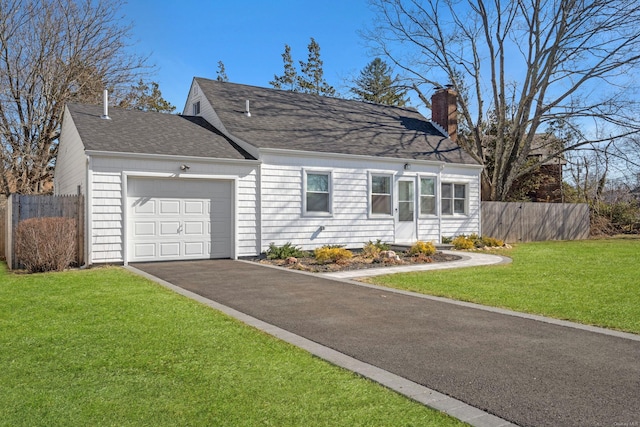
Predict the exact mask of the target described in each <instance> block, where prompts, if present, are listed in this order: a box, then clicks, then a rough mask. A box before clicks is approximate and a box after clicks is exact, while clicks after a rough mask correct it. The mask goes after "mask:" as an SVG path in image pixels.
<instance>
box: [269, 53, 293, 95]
mask: <svg viewBox="0 0 640 427" xmlns="http://www.w3.org/2000/svg"><path fill="white" fill-rule="evenodd" d="M282 61H283V62H284V74H283V75H281V76H278V75H274V76H273V81H270V82H269V84H270V85H271V86H273V87H274V88H275V89H286V90H290V91H293V92H299V91H300V88H299V86H298V72H297V70H296V67H295V65H294V64H293V59H291V46H289V45H288V44H285V45H284V53H283V54H282Z"/></svg>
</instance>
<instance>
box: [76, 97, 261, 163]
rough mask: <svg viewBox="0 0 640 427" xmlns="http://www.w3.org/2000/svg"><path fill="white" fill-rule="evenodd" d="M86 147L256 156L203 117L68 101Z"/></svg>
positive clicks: (119, 150)
mask: <svg viewBox="0 0 640 427" xmlns="http://www.w3.org/2000/svg"><path fill="white" fill-rule="evenodd" d="M67 108H68V109H69V112H70V113H71V117H72V118H73V122H74V124H75V126H76V128H77V129H78V133H79V134H80V138H82V142H83V144H84V146H85V149H86V150H95V151H110V152H120V153H146V154H160V155H174V156H193V157H209V158H219V159H238V160H242V159H252V157H251V156H250V155H249V154H248V153H246V152H245V151H244V150H242V149H241V148H240V147H238V146H237V145H236V144H234V143H233V142H231V141H229V139H227V138H226V137H225V136H223V135H222V134H220V132H218V131H217V130H216V129H215V128H213V126H211V125H210V124H209V123H207V122H206V121H205V120H204V119H203V118H201V117H191V116H179V115H174V114H167V113H156V112H144V111H137V110H125V109H122V108H114V107H110V108H109V117H110V120H106V119H103V118H101V117H102V114H103V109H102V107H101V106H96V105H85V104H68V105H67Z"/></svg>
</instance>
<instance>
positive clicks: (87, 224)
mask: <svg viewBox="0 0 640 427" xmlns="http://www.w3.org/2000/svg"><path fill="white" fill-rule="evenodd" d="M92 170H93V161H92V159H91V156H87V170H86V171H87V176H86V188H85V190H86V191H85V192H86V193H87V194H86V196H85V201H84V209H85V212H84V265H85V266H89V265H91V264H92V258H91V257H92V245H93V235H92V233H91V230H92V227H91V224H92V218H91V206H92V203H93V197H92V193H93V191H92V188H93V185H92V178H93V177H92V174H91V172H92Z"/></svg>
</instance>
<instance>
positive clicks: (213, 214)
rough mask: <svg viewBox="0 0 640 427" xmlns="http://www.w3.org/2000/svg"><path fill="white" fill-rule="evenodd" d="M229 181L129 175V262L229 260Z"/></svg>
mask: <svg viewBox="0 0 640 427" xmlns="http://www.w3.org/2000/svg"><path fill="white" fill-rule="evenodd" d="M231 190H232V183H231V182H230V181H213V180H196V179H150V178H129V179H128V182H127V205H128V206H127V217H128V221H127V237H128V238H127V242H128V244H127V250H128V251H127V258H128V261H129V262H139V261H165V260H166V261H168V260H181V259H203V258H230V257H231V256H232V236H233V221H232V212H233V198H232V191H231Z"/></svg>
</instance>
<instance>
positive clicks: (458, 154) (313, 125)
mask: <svg viewBox="0 0 640 427" xmlns="http://www.w3.org/2000/svg"><path fill="white" fill-rule="evenodd" d="M196 81H197V83H198V85H199V86H200V89H201V90H202V92H203V94H204V95H205V96H206V98H207V99H208V100H209V102H210V103H211V105H212V106H213V108H214V110H215V111H216V113H217V114H218V116H219V118H220V119H221V121H222V123H223V124H224V126H225V128H226V129H227V131H229V132H230V133H231V134H232V135H234V136H236V137H238V138H240V139H242V140H243V141H245V142H247V143H249V144H251V145H254V146H256V147H258V148H274V149H289V150H301V151H311V152H322V153H340V154H351V155H365V156H377V157H390V158H402V159H419V160H434V161H444V162H450V163H462V164H477V162H476V161H475V160H473V158H471V156H469V155H468V154H466V153H465V152H464V151H463V150H462V149H461V148H460V147H459V146H458V145H457V144H456V143H454V142H453V141H451V140H450V139H449V138H446V137H445V136H444V135H442V133H440V132H439V131H438V130H437V129H436V128H435V127H434V126H433V125H432V124H431V123H430V122H429V121H428V120H427V119H425V118H424V117H423V116H422V115H421V114H420V113H419V112H418V111H416V110H414V109H411V108H399V107H390V106H383V105H377V104H370V103H365V102H360V101H353V100H345V99H338V98H329V97H323V96H317V95H309V94H302V93H295V92H290V91H282V90H275V89H266V88H261V87H255V86H246V85H240V84H234V83H228V82H218V81H215V80H209V79H204V78H196ZM246 100H249V101H250V110H251V117H247V116H246V115H245V114H244V110H245V102H246Z"/></svg>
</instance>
